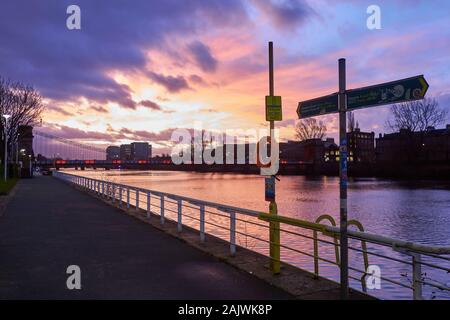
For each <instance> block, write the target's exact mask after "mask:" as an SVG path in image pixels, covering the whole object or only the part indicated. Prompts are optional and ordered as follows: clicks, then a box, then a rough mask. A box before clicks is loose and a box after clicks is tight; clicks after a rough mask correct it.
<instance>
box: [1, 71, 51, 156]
mask: <svg viewBox="0 0 450 320" xmlns="http://www.w3.org/2000/svg"><path fill="white" fill-rule="evenodd" d="M43 111H44V104H43V102H42V96H41V95H40V94H39V92H37V91H36V90H35V89H34V88H33V87H31V86H27V85H24V84H22V83H20V82H11V81H9V80H5V79H3V78H0V115H5V114H8V115H10V116H11V117H10V118H9V120H8V127H7V129H8V131H7V133H6V134H7V135H8V141H11V142H13V141H16V140H17V138H18V136H17V135H18V128H19V126H20V125H35V124H36V123H37V122H38V121H40V117H41V114H42V112H43ZM4 124H5V122H4V119H3V117H2V118H1V121H0V131H1V133H2V134H1V137H2V141H4V134H3V133H4ZM1 149H3V148H1ZM1 152H3V151H1Z"/></svg>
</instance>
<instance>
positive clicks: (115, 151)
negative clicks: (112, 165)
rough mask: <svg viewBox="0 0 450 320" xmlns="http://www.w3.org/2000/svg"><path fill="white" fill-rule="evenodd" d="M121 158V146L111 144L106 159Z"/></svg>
mask: <svg viewBox="0 0 450 320" xmlns="http://www.w3.org/2000/svg"><path fill="white" fill-rule="evenodd" d="M117 159H120V147H118V146H109V147H107V148H106V160H117Z"/></svg>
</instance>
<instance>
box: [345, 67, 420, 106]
mask: <svg viewBox="0 0 450 320" xmlns="http://www.w3.org/2000/svg"><path fill="white" fill-rule="evenodd" d="M427 90H428V83H427V82H426V80H425V78H424V76H423V75H420V76H416V77H412V78H407V79H402V80H397V81H392V82H386V83H382V84H377V85H374V86H370V87H364V88H358V89H352V90H348V91H347V110H354V109H360V108H368V107H374V106H380V105H385V104H392V103H399V102H406V101H412V100H419V99H423V98H424V97H425V93H426V92H427Z"/></svg>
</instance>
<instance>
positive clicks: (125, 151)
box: [119, 144, 133, 161]
mask: <svg viewBox="0 0 450 320" xmlns="http://www.w3.org/2000/svg"><path fill="white" fill-rule="evenodd" d="M119 154H120V160H124V161H127V160H133V158H132V152H131V144H121V145H120V152H119Z"/></svg>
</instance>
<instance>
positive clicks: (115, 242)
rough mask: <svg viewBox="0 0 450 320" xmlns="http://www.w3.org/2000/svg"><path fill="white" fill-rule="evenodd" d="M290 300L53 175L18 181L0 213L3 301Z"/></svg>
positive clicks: (0, 283) (274, 289) (250, 277)
mask: <svg viewBox="0 0 450 320" xmlns="http://www.w3.org/2000/svg"><path fill="white" fill-rule="evenodd" d="M69 265H78V266H79V267H80V268H81V286H82V289H81V290H68V289H67V286H66V280H67V277H68V276H69V275H68V274H66V269H67V267H68V266H69ZM289 298H291V296H289V295H288V294H287V293H284V292H283V291H280V290H278V289H276V288H274V287H272V286H270V285H268V284H266V283H265V282H262V281H261V280H258V279H256V278H254V277H253V276H251V275H249V274H246V273H244V272H241V271H239V270H237V269H235V268H233V267H232V266H229V265H227V264H225V263H223V262H220V261H218V260H216V259H215V258H214V257H212V256H209V255H208V254H206V253H203V252H200V251H199V250H197V249H195V248H192V247H190V246H189V245H187V244H186V243H184V242H181V241H179V240H177V239H175V238H173V237H171V236H170V235H167V234H165V233H164V232H162V231H159V230H156V229H155V228H152V227H151V226H149V225H147V224H144V223H142V222H140V221H138V220H136V219H135V218H133V217H131V216H128V215H125V214H123V212H122V211H120V210H119V209H116V208H113V207H111V206H108V205H107V204H105V203H103V202H101V201H99V200H97V199H95V198H93V197H92V196H90V195H88V194H84V193H82V192H81V191H78V190H76V189H74V188H72V187H70V186H69V185H67V184H65V183H64V182H62V181H59V180H57V179H55V178H52V177H35V178H33V179H30V180H21V181H20V182H19V184H18V186H17V190H16V194H15V195H14V197H13V198H12V199H11V200H10V201H9V203H8V205H7V206H6V208H5V211H4V212H3V214H2V215H0V299H289Z"/></svg>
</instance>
